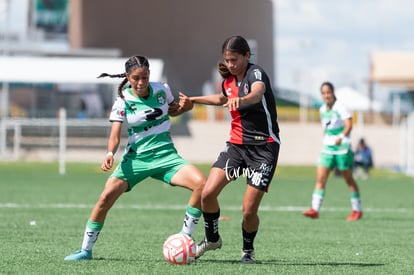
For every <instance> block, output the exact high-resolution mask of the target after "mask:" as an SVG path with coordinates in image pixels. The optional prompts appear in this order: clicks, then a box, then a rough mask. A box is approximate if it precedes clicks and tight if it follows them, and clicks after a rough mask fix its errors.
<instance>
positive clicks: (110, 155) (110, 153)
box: [106, 152, 114, 157]
mask: <svg viewBox="0 0 414 275" xmlns="http://www.w3.org/2000/svg"><path fill="white" fill-rule="evenodd" d="M106 156H107V157H113V156H114V153H112V152H108V153H106Z"/></svg>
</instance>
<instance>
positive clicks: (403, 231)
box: [0, 162, 414, 275]
mask: <svg viewBox="0 0 414 275" xmlns="http://www.w3.org/2000/svg"><path fill="white" fill-rule="evenodd" d="M199 167H200V168H202V169H203V171H205V172H206V173H207V172H208V166H207V165H200V166H199ZM107 175H108V174H106V173H103V172H101V171H99V164H68V166H67V174H66V175H65V176H60V175H59V174H58V164H56V163H54V164H48V163H6V162H2V163H0V218H1V223H0V274H229V275H230V274H414V238H413V236H414V198H413V196H414V179H413V178H410V177H406V176H403V175H401V174H397V173H394V172H389V171H385V170H374V171H373V172H372V174H371V177H370V178H369V179H368V180H366V181H360V182H359V183H360V188H361V193H362V206H363V208H364V218H363V219H362V220H360V221H357V222H346V221H345V219H346V217H347V215H348V214H349V212H350V202H349V193H348V191H347V188H346V186H345V184H344V183H343V181H342V180H341V179H340V178H336V177H334V176H332V177H331V178H330V181H329V183H328V189H327V194H326V197H325V201H324V205H323V207H322V212H321V215H320V219H319V220H310V219H308V218H305V217H303V216H302V214H301V212H302V211H303V210H304V209H306V208H308V207H309V205H310V199H311V193H312V189H313V186H314V181H315V169H314V168H313V167H279V168H278V170H277V172H276V176H275V178H274V180H273V182H272V184H271V187H270V192H269V194H267V195H266V196H265V198H264V200H263V203H262V208H261V211H260V218H261V226H260V230H259V233H258V235H257V238H256V242H255V248H256V259H257V261H258V264H256V265H241V264H240V263H239V260H240V249H241V236H240V235H241V234H240V221H241V211H240V205H241V199H242V195H243V192H244V189H245V185H244V179H239V180H238V181H236V182H233V183H232V184H230V185H229V186H228V187H227V188H226V189H225V190H224V191H223V193H222V194H221V196H220V198H219V199H220V202H221V214H222V216H223V217H227V218H228V220H225V221H221V223H220V233H221V236H222V238H223V247H222V249H221V250H216V251H209V252H207V253H206V254H205V255H204V256H203V257H202V258H200V259H199V260H197V261H196V262H194V263H192V264H191V265H187V266H173V265H170V264H168V263H167V262H166V261H165V260H164V259H163V256H162V244H163V242H164V240H165V239H166V238H167V237H168V236H169V235H171V234H173V233H176V232H178V231H179V230H180V229H181V226H182V220H183V215H184V208H185V206H186V203H187V200H188V197H189V194H190V193H189V191H187V190H184V189H182V188H172V187H168V186H166V185H165V184H162V183H161V182H157V181H154V180H146V181H145V182H143V183H141V184H139V185H138V186H137V187H136V188H135V189H133V190H132V191H131V192H129V193H127V194H124V195H123V196H122V197H121V198H120V200H119V201H118V202H117V203H116V205H115V207H114V208H113V209H112V210H111V211H110V212H109V215H108V217H107V221H106V224H105V226H104V228H103V231H102V233H101V235H100V237H99V239H98V242H97V243H96V245H95V247H94V251H93V252H94V258H95V259H94V260H93V261H81V262H65V261H63V258H64V257H65V256H66V255H68V254H69V253H71V252H73V251H74V250H76V249H79V248H80V245H81V241H82V235H83V230H84V227H85V224H86V220H87V218H88V216H89V213H90V210H91V207H92V206H93V204H94V203H95V202H96V200H97V198H98V195H99V194H100V192H101V190H102V188H103V184H104V182H105V180H106V178H107ZM203 233H204V229H203V227H202V224H201V223H200V224H199V226H198V228H197V232H196V234H195V236H194V237H195V239H196V241H199V240H200V239H201V238H202V236H203Z"/></svg>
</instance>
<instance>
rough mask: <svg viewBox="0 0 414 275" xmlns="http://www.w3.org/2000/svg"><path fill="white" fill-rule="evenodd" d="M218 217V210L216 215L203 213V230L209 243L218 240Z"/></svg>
mask: <svg viewBox="0 0 414 275" xmlns="http://www.w3.org/2000/svg"><path fill="white" fill-rule="evenodd" d="M219 217H220V209H219V210H218V211H217V212H216V213H207V212H203V218H204V229H205V231H206V238H207V240H208V241H209V242H217V241H218V239H219V233H218V222H219Z"/></svg>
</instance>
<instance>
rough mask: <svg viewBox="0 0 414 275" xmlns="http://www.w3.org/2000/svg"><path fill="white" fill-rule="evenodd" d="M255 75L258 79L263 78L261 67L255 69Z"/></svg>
mask: <svg viewBox="0 0 414 275" xmlns="http://www.w3.org/2000/svg"><path fill="white" fill-rule="evenodd" d="M253 73H254V77H255V78H256V79H258V80H262V72H261V71H260V70H259V69H254V70H253Z"/></svg>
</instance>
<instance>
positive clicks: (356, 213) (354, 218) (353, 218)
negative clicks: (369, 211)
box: [346, 210, 362, 222]
mask: <svg viewBox="0 0 414 275" xmlns="http://www.w3.org/2000/svg"><path fill="white" fill-rule="evenodd" d="M361 218H362V211H355V210H353V211H352V212H351V214H349V216H348V218H347V219H346V220H347V221H348V222H352V221H357V220H360V219H361Z"/></svg>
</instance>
